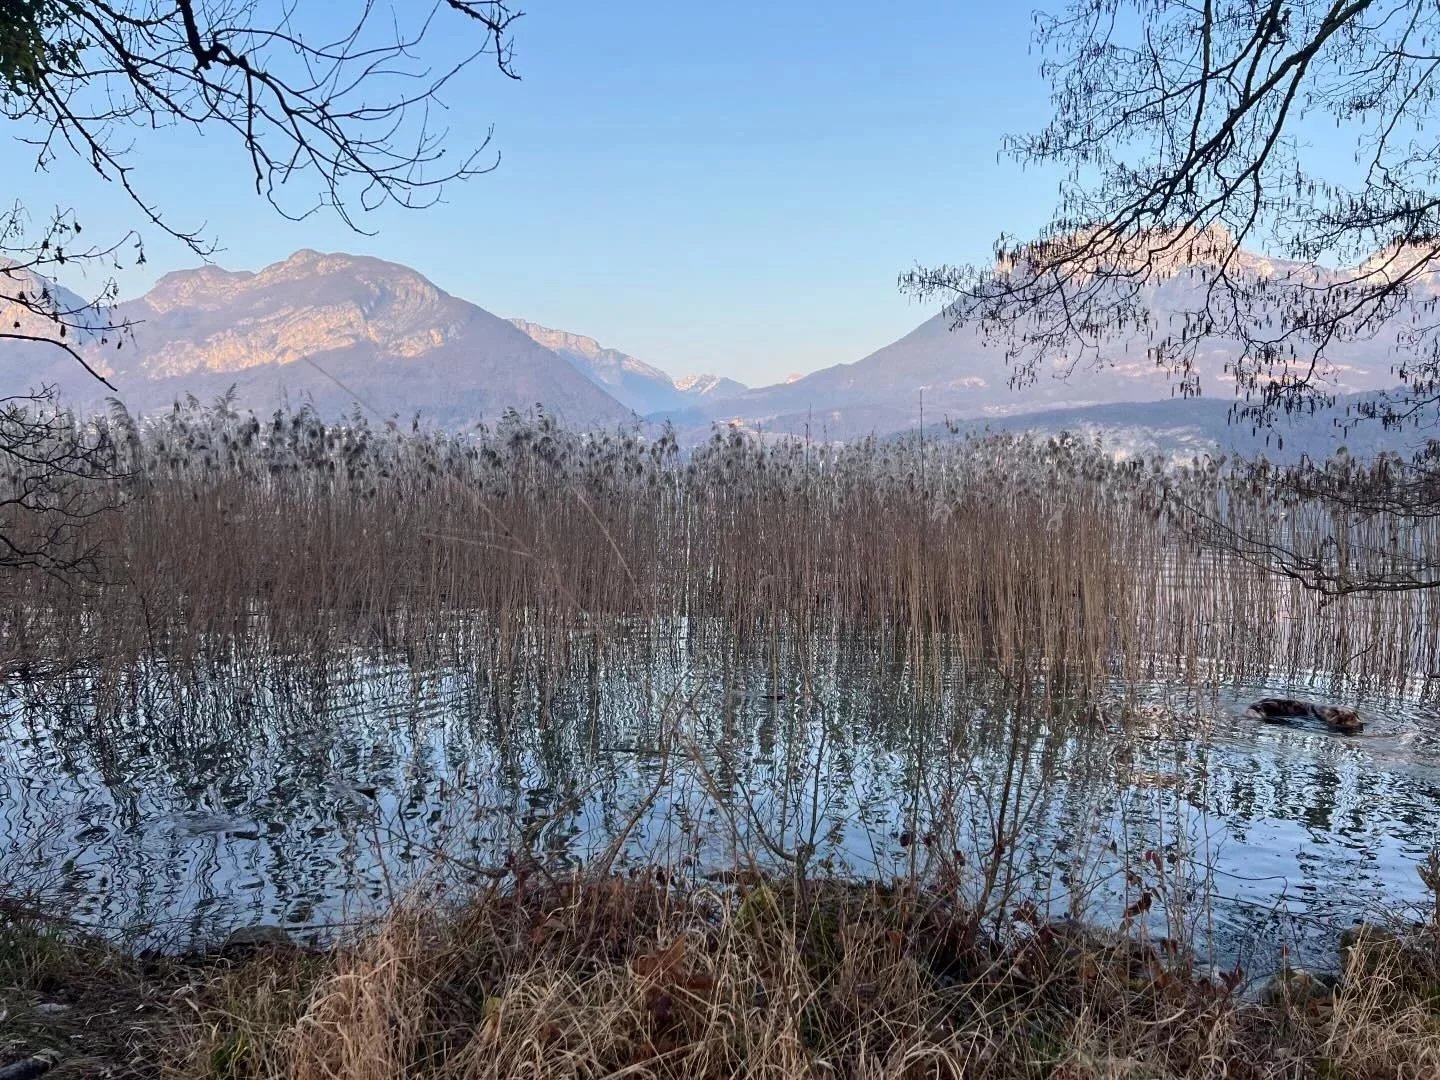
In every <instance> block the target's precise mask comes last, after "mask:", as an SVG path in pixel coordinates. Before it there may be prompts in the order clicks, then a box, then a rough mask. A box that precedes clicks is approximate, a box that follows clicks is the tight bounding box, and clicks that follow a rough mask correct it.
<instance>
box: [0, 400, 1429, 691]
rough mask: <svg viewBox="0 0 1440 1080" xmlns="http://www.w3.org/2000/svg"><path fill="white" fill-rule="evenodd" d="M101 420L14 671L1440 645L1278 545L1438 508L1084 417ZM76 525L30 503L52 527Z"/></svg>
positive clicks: (1279, 652)
mask: <svg viewBox="0 0 1440 1080" xmlns="http://www.w3.org/2000/svg"><path fill="white" fill-rule="evenodd" d="M85 430H87V431H90V432H92V433H94V432H98V437H99V438H100V439H101V440H102V442H103V443H104V444H105V445H106V446H108V447H110V448H112V450H113V454H114V467H113V470H112V472H111V475H110V476H109V477H100V478H97V479H95V480H94V481H93V484H92V497H93V503H94V506H95V507H96V508H97V509H102V508H108V509H106V510H105V512H98V513H94V514H87V515H86V516H85V517H84V518H83V519H82V520H79V521H76V522H74V523H73V526H74V527H73V528H72V530H71V532H70V533H69V534H67V535H69V536H70V537H71V539H70V541H69V542H70V543H71V544H73V546H74V547H75V548H76V549H77V550H79V551H84V552H87V553H91V552H93V553H94V558H93V559H91V560H90V561H88V562H86V563H85V566H87V567H89V569H90V571H91V573H90V575H89V580H82V581H79V582H78V583H77V580H76V575H73V574H72V575H64V576H63V578H61V579H57V578H56V576H55V575H52V574H47V573H45V572H43V571H42V570H40V569H34V568H29V569H26V568H20V569H18V570H16V571H15V572H13V573H9V574H7V575H6V576H5V578H4V580H3V582H0V588H3V592H4V595H3V597H0V604H3V612H4V615H3V619H4V627H3V628H4V637H3V641H4V643H5V651H6V652H7V653H8V654H9V655H8V660H9V663H10V664H11V665H12V666H13V665H14V664H15V663H17V662H22V660H23V661H28V662H30V663H35V662H37V661H36V658H37V657H39V656H42V655H48V656H50V657H51V659H52V660H53V662H54V663H56V664H58V665H62V666H63V665H64V664H67V663H73V662H76V661H81V660H84V659H86V658H87V657H89V656H95V657H111V658H119V659H128V658H133V657H136V656H139V655H141V654H143V653H146V652H154V651H156V650H160V651H164V652H166V653H167V654H169V655H172V656H176V657H181V658H183V657H186V656H192V657H193V656H194V655H196V654H198V653H200V652H203V651H205V650H213V649H216V648H223V647H228V646H227V645H226V643H231V644H233V643H235V642H239V641H248V642H250V643H251V645H252V647H257V648H258V647H262V644H261V643H262V642H263V648H266V649H272V650H275V651H276V652H278V653H280V654H287V655H288V654H293V653H297V652H307V651H309V652H314V651H317V650H318V651H321V652H323V651H325V650H327V649H330V648H331V647H332V646H334V645H336V644H337V643H341V642H343V643H347V644H352V645H353V644H360V645H364V646H368V647H375V648H384V649H397V650H402V651H404V652H406V653H407V655H410V656H419V657H430V658H433V659H435V660H437V661H439V660H444V661H446V662H453V661H455V660H456V659H457V658H462V657H469V658H472V659H475V658H479V659H480V661H481V662H482V663H484V664H485V665H486V666H487V667H489V668H491V669H494V670H514V669H517V668H545V669H548V670H552V671H559V670H564V669H566V668H568V667H569V666H570V665H571V664H572V663H573V662H575V661H576V660H577V658H580V659H583V658H584V654H585V652H586V650H591V651H592V652H593V653H594V654H595V656H603V654H604V650H605V649H607V648H611V647H613V646H614V644H615V643H616V642H617V641H619V640H621V639H623V638H625V637H627V636H631V637H633V636H636V635H640V636H645V635H650V636H656V635H660V634H669V633H672V632H673V631H672V629H671V628H672V627H674V626H675V625H676V623H677V621H688V622H689V623H691V624H692V625H694V626H696V627H699V626H700V625H702V623H705V622H707V621H708V624H709V625H711V626H716V627H719V630H718V633H719V634H720V636H721V637H722V638H723V639H725V640H726V641H728V642H730V643H732V644H733V645H735V646H737V647H744V646H745V645H746V644H747V643H748V642H749V641H752V640H755V639H757V638H758V639H760V640H764V639H765V638H766V637H767V636H770V637H773V636H775V635H778V634H782V633H783V634H786V635H791V636H794V637H796V638H797V639H798V640H799V641H800V642H801V643H802V644H803V642H804V641H805V639H806V638H807V637H809V636H814V635H818V636H820V637H825V638H833V637H835V636H837V635H843V634H845V633H848V632H853V631H875V630H877V629H881V630H884V631H886V632H887V633H891V634H893V635H894V636H895V641H896V645H897V648H899V649H901V650H902V651H903V652H905V653H906V655H907V658H908V660H909V661H912V662H913V663H914V667H915V670H916V672H917V675H923V674H924V673H925V672H926V671H927V662H926V659H925V658H926V657H927V656H932V655H934V653H935V651H936V646H937V643H941V642H943V645H944V651H945V652H946V653H947V654H949V655H951V656H957V657H961V658H964V659H967V660H971V661H974V662H976V663H979V664H984V665H989V666H993V667H998V668H1000V669H1015V670H1022V669H1023V670H1049V671H1051V672H1062V671H1063V672H1065V673H1066V674H1067V675H1068V677H1070V678H1073V679H1076V680H1078V681H1079V682H1080V683H1082V684H1083V683H1087V682H1090V683H1093V682H1095V681H1097V680H1099V679H1102V678H1114V677H1119V678H1122V679H1138V678H1142V677H1149V678H1154V677H1167V678H1171V677H1179V678H1182V679H1185V680H1187V681H1190V682H1192V683H1193V682H1196V681H1198V680H1200V679H1201V678H1208V679H1213V678H1216V677H1245V676H1247V675H1255V674H1257V673H1261V672H1274V671H1282V672H1296V671H1308V672H1320V673H1324V674H1331V675H1335V676H1340V677H1346V678H1353V679H1356V680H1359V681H1360V682H1363V683H1365V684H1367V685H1375V686H1380V687H1385V688H1390V689H1395V690H1405V689H1413V688H1414V687H1415V686H1416V685H1423V683H1424V681H1425V680H1426V679H1428V677H1429V675H1430V674H1431V673H1432V672H1434V671H1435V670H1436V669H1437V656H1436V653H1437V648H1440V607H1437V605H1436V604H1435V603H1434V602H1433V601H1432V600H1431V599H1430V594H1429V593H1428V592H1425V591H1392V592H1382V593H1378V594H1365V593H1347V594H1345V595H1340V596H1338V597H1334V598H1330V599H1325V598H1321V597H1318V596H1317V594H1316V593H1314V592H1313V591H1311V590H1310V589H1308V588H1307V587H1306V584H1305V583H1304V582H1302V581H1300V580H1297V579H1296V578H1294V577H1286V576H1284V575H1282V574H1277V573H1275V572H1274V567H1273V566H1271V565H1267V562H1266V560H1267V559H1271V558H1272V556H1273V553H1274V550H1283V551H1286V552H1291V553H1295V552H1299V553H1301V554H1302V555H1304V556H1305V557H1306V558H1309V557H1311V556H1312V555H1313V557H1314V558H1315V559H1317V560H1321V561H1323V562H1325V564H1326V565H1327V566H1328V567H1329V568H1330V569H1331V570H1332V571H1334V572H1336V573H1343V574H1345V575H1349V576H1348V577H1346V578H1345V580H1347V581H1348V580H1350V579H1351V578H1353V577H1360V578H1363V577H1364V576H1365V574H1366V573H1370V572H1383V571H1384V570H1385V568H1386V567H1392V566H1393V565H1394V564H1395V562H1396V560H1397V559H1398V558H1399V554H1398V553H1401V552H1403V553H1404V556H1405V558H1406V559H1407V560H1408V562H1407V565H1410V566H1412V567H1413V566H1421V567H1423V566H1427V565H1440V519H1436V518H1427V517H1418V516H1415V515H1413V514H1404V513H1395V512H1386V511H1379V512H1372V513H1369V514H1366V515H1357V514H1353V513H1349V512H1347V510H1346V509H1345V508H1344V507H1343V506H1337V504H1336V503H1335V502H1334V500H1333V499H1325V498H1321V497H1319V495H1318V494H1317V493H1316V492H1314V491H1313V490H1312V491H1311V492H1310V494H1309V495H1306V494H1304V493H1303V489H1302V488H1300V487H1298V486H1297V485H1296V484H1295V483H1294V482H1293V477H1287V476H1286V475H1284V474H1282V472H1281V471H1279V470H1274V469H1269V468H1268V467H1265V466H1261V467H1258V468H1257V467H1255V466H1245V467H1237V466H1234V465H1227V464H1226V463H1224V462H1211V461H1204V462H1201V461H1195V462H1191V463H1189V464H1185V465H1180V466H1177V465H1175V464H1174V463H1162V462H1160V461H1158V460H1156V461H1141V460H1115V459H1112V458H1110V457H1107V456H1106V455H1105V454H1103V453H1102V452H1101V451H1100V450H1099V449H1098V447H1096V446H1094V445H1091V444H1088V443H1085V442H1082V441H1078V440H1075V439H1071V438H1068V437H1062V438H1056V439H1048V440H1038V439H1032V438H1027V437H1016V436H968V437H956V438H950V439H940V440H925V439H919V438H912V439H907V440H898V441H893V442H879V441H875V440H869V441H864V442H861V443H857V444H852V445H823V444H816V443H811V442H809V441H801V440H780V441H766V440H761V439H757V438H755V437H753V436H750V435H747V434H744V433H741V432H738V431H731V430H722V431H717V432H716V433H715V435H714V437H713V438H712V439H711V440H710V441H709V442H708V443H706V444H705V445H703V446H701V447H698V448H695V449H694V450H692V451H689V452H684V453H682V452H681V449H680V448H679V447H678V446H677V444H676V442H675V440H674V438H673V436H672V435H671V434H669V433H668V432H662V433H660V434H658V435H655V436H653V437H646V436H644V435H642V434H641V433H639V432H635V431H619V432H611V433H600V434H582V433H575V432H569V431H565V430H563V429H561V428H559V427H558V426H557V425H556V424H555V423H553V422H552V421H551V420H550V419H549V418H547V417H545V416H544V415H543V414H541V415H539V416H538V417H528V418H527V417H521V416H519V415H517V414H510V415H508V416H507V417H506V418H505V419H504V420H503V421H502V422H501V423H499V424H498V425H497V426H496V427H495V428H494V429H493V430H491V429H479V430H477V431H474V432H471V433H468V434H465V435H455V436H452V435H446V434H442V433H438V432H433V431H422V430H410V431H405V430H401V429H399V428H398V427H396V426H395V425H393V424H391V425H385V426H382V427H379V428H372V427H371V426H370V425H369V424H368V423H367V422H366V421H365V420H364V418H363V417H360V416H356V417H354V418H352V419H351V420H350V421H348V422H345V423H340V424H327V423H324V422H322V421H321V420H319V419H318V418H317V417H315V416H314V415H312V414H311V413H309V412H308V411H306V410H301V411H300V412H298V413H295V414H293V415H285V414H277V415H275V416H274V417H272V418H270V419H269V420H266V421H262V420H260V419H258V418H256V417H253V416H240V415H236V414H234V413H233V412H231V411H229V410H228V409H226V408H224V407H223V406H221V407H216V408H209V409H207V408H202V407H199V406H198V405H195V404H193V403H192V404H191V405H190V406H188V407H180V406H177V408H176V409H175V411H174V412H173V413H171V414H169V415H168V416H165V417H162V418H159V419H156V420H151V421H146V422H145V423H143V424H137V423H136V422H134V421H133V420H132V419H131V418H130V417H128V416H127V415H126V414H124V413H123V411H119V410H117V411H116V412H115V414H114V415H112V416H110V417H107V418H102V419H98V420H93V421H90V422H89V427H88V428H86V429H85ZM92 437H94V436H93V435H92ZM1352 471H1353V470H1352ZM22 473H23V470H21V471H20V472H17V473H16V474H15V475H13V476H12V477H11V478H10V481H11V483H12V484H14V483H23V481H24V477H23V475H22ZM1366 482H1367V483H1371V484H1373V477H1371V478H1370V479H1368V480H1367V481H1366ZM1353 483H1354V484H1355V486H1356V487H1357V489H1358V487H1359V485H1360V481H1359V480H1354V481H1353ZM1297 492H1300V493H1299V494H1297ZM53 517H54V514H53V513H49V514H47V513H29V514H26V513H23V512H20V511H16V512H14V513H12V514H11V515H10V518H9V520H7V521H6V522H4V523H3V524H4V525H5V526H6V527H7V529H8V533H7V535H16V536H22V537H28V536H37V535H43V534H46V533H47V532H53V530H54V523H53V520H52V519H53ZM1337 567H1338V568H1339V569H1338V570H1337V569H1336V568H1337ZM522 658H523V659H522Z"/></svg>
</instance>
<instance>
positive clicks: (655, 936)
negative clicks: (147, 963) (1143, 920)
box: [11, 875, 1440, 1080]
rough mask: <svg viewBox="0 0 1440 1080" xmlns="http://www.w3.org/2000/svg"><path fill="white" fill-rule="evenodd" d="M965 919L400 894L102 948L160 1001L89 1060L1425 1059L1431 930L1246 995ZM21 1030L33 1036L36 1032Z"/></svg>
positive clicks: (927, 1065)
mask: <svg viewBox="0 0 1440 1080" xmlns="http://www.w3.org/2000/svg"><path fill="white" fill-rule="evenodd" d="M967 925H968V920H966V919H965V918H964V917H963V913H960V912H957V911H956V910H954V909H953V907H952V906H951V905H950V904H949V903H948V902H947V901H945V900H943V899H942V898H940V897H937V896H936V895H934V894H928V893H924V892H919V891H915V890H911V889H907V888H905V887H903V886H895V887H890V888H884V887H877V886H874V885H845V884H841V883H837V882H833V881H831V882H820V881H811V882H808V883H807V884H805V885H804V886H803V887H796V886H792V885H785V884H780V883H775V882H770V883H762V882H759V881H758V880H750V881H749V882H748V883H747V884H746V885H744V886H742V887H740V888H738V889H727V890H718V891H713V892H711V891H703V890H702V891H687V892H683V893H682V892H678V891H676V890H674V889H673V888H669V887H666V886H664V885H662V884H659V883H657V882H656V881H655V880H654V878H653V877H652V876H649V875H641V876H638V877H630V878H625V879H618V878H611V879H594V878H592V879H587V880H577V881H573V882H570V883H565V884H560V885H547V886H543V887H542V886H536V885H527V884H526V883H524V882H519V883H513V882H512V883H511V884H510V885H509V886H507V887H506V888H504V889H499V888H497V889H496V890H494V891H492V892H489V893H487V894H485V895H483V896H480V897H477V898H474V899H472V900H471V901H469V902H467V903H465V904H463V905H459V906H451V907H447V908H438V907H436V906H434V905H433V904H430V903H418V904H408V905H401V906H400V907H398V908H397V909H396V910H395V911H393V912H392V913H391V914H390V915H389V916H388V917H387V918H386V919H385V920H384V921H382V922H380V923H379V924H377V925H376V926H374V927H373V928H372V929H371V930H370V931H368V932H366V933H365V934H363V935H362V936H360V937H359V938H358V939H357V940H355V941H354V942H352V943H351V944H348V945H345V946H342V947H337V948H335V949H333V950H330V951H327V952H323V953H316V952H312V951H308V950H305V949H301V948H299V947H285V946H275V947H273V948H269V949H267V950H265V951H261V952H258V953H256V954H254V955H252V956H250V957H247V958H243V959H235V960H222V959H218V958H208V959H206V958H195V959H193V960H191V961H190V962H188V963H187V964H168V965H166V966H164V967H161V968H153V969H151V970H150V972H149V973H148V974H147V975H144V976H140V975H137V974H135V972H136V971H138V968H137V966H136V964H135V962H131V961H110V965H111V968H112V970H128V971H130V972H131V974H130V975H128V976H126V977H124V978H122V979H119V980H118V981H117V980H115V978H114V976H113V975H112V977H111V983H110V989H109V993H108V997H107V1000H108V1001H109V1003H110V1006H111V1008H112V1011H113V1010H115V1009H121V1008H122V1007H123V1006H124V1005H125V1004H126V1003H127V1002H128V1001H130V1000H135V1001H144V1002H147V1003H152V1005H153V1003H156V1002H159V1003H160V1004H159V1007H158V1009H156V1008H153V1007H152V1008H151V1009H150V1011H148V1012H146V1013H145V1015H144V1016H143V1017H142V1020H141V1022H138V1023H137V1022H133V1021H132V1022H130V1023H129V1024H127V1025H125V1026H124V1027H123V1029H122V1028H118V1027H117V1029H116V1032H115V1035H116V1037H115V1038H113V1039H112V1040H111V1041H110V1043H109V1044H107V1045H106V1046H103V1047H101V1046H97V1047H92V1048H91V1051H92V1052H91V1053H90V1056H89V1057H87V1058H85V1059H83V1060H84V1061H85V1062H88V1065H89V1066H90V1067H95V1068H98V1067H100V1066H101V1065H108V1066H111V1067H113V1066H117V1065H123V1070H122V1071H123V1072H124V1073H125V1074H126V1075H163V1076H167V1077H174V1078H200V1077H207V1078H211V1077H213V1078H221V1077H224V1078H233V1080H238V1078H242V1077H255V1078H260V1077H298V1078H304V1080H310V1078H317V1080H318V1078H326V1080H330V1078H335V1080H339V1078H346V1080H391V1078H395V1077H402V1076H410V1077H467V1078H468V1077H613V1076H637V1077H662V1076H675V1077H688V1078H697V1080H698V1078H701V1077H733V1076H762V1077H763V1076H772V1077H787V1078H788V1077H809V1076H814V1077H831V1076H846V1077H877V1078H878V1077H970V1076H985V1077H998V1078H1012V1077H1013V1078H1016V1080H1020V1078H1025V1080H1029V1078H1050V1080H1101V1078H1105V1080H1118V1078H1121V1077H1133V1078H1140V1077H1145V1078H1150V1077H1161V1078H1175V1080H1181V1078H1192V1077H1194V1078H1199V1077H1237V1078H1248V1077H1256V1078H1260V1077H1266V1078H1269V1077H1276V1078H1278V1077H1323V1078H1330V1077H1342V1076H1343V1077H1367V1078H1368V1077H1375V1078H1379V1077H1409V1076H1414V1077H1421V1076H1433V1075H1436V1070H1437V1069H1440V1008H1437V1002H1436V1000H1435V990H1436V987H1437V985H1440V983H1437V982H1436V981H1435V973H1436V971H1437V968H1436V966H1435V953H1434V941H1433V937H1431V936H1430V935H1427V934H1423V933H1419V932H1414V933H1412V936H1411V937H1409V938H1406V939H1403V940H1402V939H1396V938H1391V937H1388V936H1387V937H1385V938H1383V942H1384V943H1385V944H1384V945H1383V947H1382V946H1381V945H1379V944H1378V943H1379V942H1380V941H1381V940H1382V939H1380V938H1379V937H1377V938H1375V939H1374V941H1372V943H1371V947H1370V948H1369V950H1368V952H1367V954H1366V959H1365V961H1364V962H1355V963H1352V964H1351V965H1350V967H1349V968H1348V969H1347V971H1346V973H1345V975H1344V977H1343V978H1342V980H1341V981H1340V984H1339V986H1338V987H1337V988H1335V989H1333V990H1330V989H1323V990H1321V991H1318V992H1317V991H1315V990H1313V989H1308V990H1306V991H1305V992H1303V993H1302V992H1301V991H1300V990H1298V989H1294V990H1293V992H1291V993H1288V994H1278V995H1274V996H1273V997H1274V999H1273V1000H1268V1001H1265V1002H1253V1001H1250V1002H1247V1001H1245V1000H1242V999H1241V998H1240V997H1239V996H1237V994H1236V993H1235V992H1234V990H1233V985H1232V984H1234V983H1235V981H1236V980H1233V979H1226V978H1212V977H1208V976H1206V975H1204V974H1202V973H1201V972H1200V971H1199V970H1198V969H1197V968H1196V966H1195V965H1194V964H1193V963H1191V962H1190V961H1189V959H1188V957H1187V955H1186V954H1185V953H1184V951H1183V950H1178V949H1172V948H1169V947H1167V946H1166V943H1164V942H1144V941H1137V940H1132V939H1129V938H1125V937H1123V936H1117V935H1113V934H1108V933H1102V932H1097V931H1090V930H1086V929H1084V928H1082V927H1080V926H1078V925H1076V924H1072V923H1067V922H1042V921H1041V920H1039V919H1038V918H1036V917H1035V916H1033V914H1032V913H1029V912H1027V911H1024V910H1021V911H1018V912H1017V913H1016V919H1015V920H1014V921H1013V922H1012V924H1011V926H1010V928H1009V929H1008V930H1007V931H1006V934H1005V936H1004V937H1003V938H994V937H986V938H982V939H980V940H977V941H967V940H966V936H965V927H966V926H967ZM84 955H85V956H93V952H88V953H85V954H84ZM1352 959H1354V957H1353V956H1352ZM127 963H128V964H129V968H126V967H125V965H126V964H127ZM92 981H93V980H92ZM1285 985H1286V986H1290V987H1292V988H1296V987H1300V986H1302V985H1305V986H1309V985H1310V984H1308V983H1302V981H1301V980H1300V979H1299V977H1293V978H1292V979H1291V980H1290V981H1289V982H1288V983H1286V984H1285ZM11 994H12V997H13V996H14V994H15V991H14V990H13V989H12V991H11ZM72 1026H73V1025H72ZM29 1034H30V1036H31V1040H30V1043H29V1045H28V1047H27V1049H29V1050H34V1049H36V1048H38V1047H39V1046H41V1045H44V1044H43V1040H41V1041H37V1039H39V1034H40V1033H37V1032H36V1031H33V1030H32V1031H30V1033H29ZM49 1034H51V1035H54V1034H59V1032H54V1031H52V1032H50V1033H49ZM96 1049H103V1050H108V1051H109V1052H110V1054H111V1056H110V1057H109V1058H108V1059H107V1058H105V1057H103V1056H101V1055H99V1054H96V1053H94V1050H96ZM71 1057H72V1066H71V1067H72V1068H74V1067H75V1066H74V1061H73V1059H74V1058H75V1055H74V1054H73V1053H72V1055H71Z"/></svg>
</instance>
